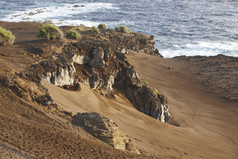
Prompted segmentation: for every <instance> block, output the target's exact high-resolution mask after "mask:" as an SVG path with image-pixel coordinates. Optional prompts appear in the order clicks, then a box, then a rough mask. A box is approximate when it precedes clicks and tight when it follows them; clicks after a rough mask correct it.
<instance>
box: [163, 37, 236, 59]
mask: <svg viewBox="0 0 238 159" xmlns="http://www.w3.org/2000/svg"><path fill="white" fill-rule="evenodd" d="M160 53H161V54H162V55H163V56H164V57H166V58H172V57H175V56H183V55H185V56H196V55H200V56H215V55H218V54H223V55H227V56H235V57H238V42H204V41H201V42H197V43H191V44H186V45H174V48H173V49H165V50H160Z"/></svg>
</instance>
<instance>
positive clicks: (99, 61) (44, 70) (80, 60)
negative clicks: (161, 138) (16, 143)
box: [20, 30, 170, 123]
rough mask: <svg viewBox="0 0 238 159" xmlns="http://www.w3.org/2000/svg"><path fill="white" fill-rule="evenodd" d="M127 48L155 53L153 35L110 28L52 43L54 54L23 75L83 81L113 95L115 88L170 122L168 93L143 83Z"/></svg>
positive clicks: (53, 80)
mask: <svg viewBox="0 0 238 159" xmlns="http://www.w3.org/2000/svg"><path fill="white" fill-rule="evenodd" d="M128 51H136V52H140V53H145V54H154V53H155V51H154V38H153V37H152V36H146V35H143V34H139V33H132V34H123V33H116V32H114V31H110V30H109V31H104V33H103V32H102V33H101V35H99V36H96V37H93V38H91V37H88V38H87V39H84V40H80V41H77V42H72V41H64V42H60V43H59V44H57V45H56V46H54V47H52V46H51V50H50V51H49V52H50V53H51V56H49V55H47V56H48V57H47V60H45V61H43V62H40V63H39V64H36V65H32V66H30V67H29V68H27V70H26V71H24V72H22V73H21V74H20V76H22V77H27V78H28V79H29V78H30V79H31V80H33V81H36V82H37V83H40V80H41V79H46V80H47V81H49V82H50V83H52V84H55V85H57V86H67V85H68V86H69V85H71V86H72V85H76V84H77V83H78V82H81V83H84V84H85V85H88V86H89V87H90V88H91V89H93V90H94V91H97V92H99V93H101V94H103V95H105V96H109V97H113V96H114V95H113V94H114V90H118V91H119V92H122V93H124V94H125V95H126V97H127V98H128V99H129V100H130V102H131V103H132V104H133V105H134V106H135V108H137V109H138V110H139V111H141V112H143V113H145V114H147V115H149V116H151V117H153V118H156V119H159V120H160V121H162V122H166V123H168V122H169V119H170V114H169V112H168V105H167V102H166V100H165V97H164V96H163V95H158V94H155V93H153V91H152V90H151V89H150V88H148V87H147V86H143V85H142V84H141V81H140V78H139V76H138V74H137V73H136V71H135V69H134V67H133V66H132V65H130V64H129V62H128V61H127V60H126V56H125V55H124V54H125V53H126V52H128ZM43 52H44V51H43ZM49 52H48V54H49ZM41 56H44V53H43V54H42V55H41Z"/></svg>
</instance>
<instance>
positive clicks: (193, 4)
mask: <svg viewBox="0 0 238 159" xmlns="http://www.w3.org/2000/svg"><path fill="white" fill-rule="evenodd" d="M74 5H83V7H74ZM31 12H32V13H33V15H32V13H31ZM37 12H38V13H37ZM29 13H30V14H29ZM35 13H37V14H35ZM48 19H49V20H52V21H53V22H54V23H55V24H56V25H80V24H84V25H86V26H97V25H98V24H99V23H105V24H106V25H107V26H108V27H109V28H115V27H116V26H120V25H126V26H127V27H128V28H129V29H131V31H132V32H140V33H144V34H148V35H153V36H154V37H155V40H156V47H157V48H158V49H159V50H160V53H161V54H162V55H163V56H165V57H175V56H180V55H190V56H195V55H205V56H213V55H217V54H225V55H229V56H237V57H238V0H97V1H96V0H0V21H10V22H19V21H39V20H48Z"/></svg>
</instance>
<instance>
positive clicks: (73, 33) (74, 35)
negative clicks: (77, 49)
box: [65, 30, 80, 39]
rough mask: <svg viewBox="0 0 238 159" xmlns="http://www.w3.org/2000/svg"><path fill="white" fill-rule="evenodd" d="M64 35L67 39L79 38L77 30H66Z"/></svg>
mask: <svg viewBox="0 0 238 159" xmlns="http://www.w3.org/2000/svg"><path fill="white" fill-rule="evenodd" d="M65 36H66V38H68V39H79V38H80V34H79V33H78V32H77V31H75V30H69V31H67V32H66V34H65Z"/></svg>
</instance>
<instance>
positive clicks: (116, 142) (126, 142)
mask: <svg viewBox="0 0 238 159" xmlns="http://www.w3.org/2000/svg"><path fill="white" fill-rule="evenodd" d="M73 124H75V125H78V126H81V127H83V128H84V129H85V130H86V131H87V132H88V133H90V134H91V135H92V136H94V137H96V138H98V139H100V140H102V141H103V142H105V143H107V144H109V145H111V146H113V147H114V148H115V149H119V150H125V151H130V152H133V153H137V154H140V153H139V151H138V150H137V149H136V148H135V147H134V146H133V144H132V142H131V140H130V139H128V138H127V137H126V135H125V134H123V133H122V132H121V131H120V130H119V128H118V126H117V124H116V123H115V122H114V121H112V120H111V119H109V118H106V117H103V116H101V115H100V114H98V113H78V114H77V115H75V116H74V117H73Z"/></svg>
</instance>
